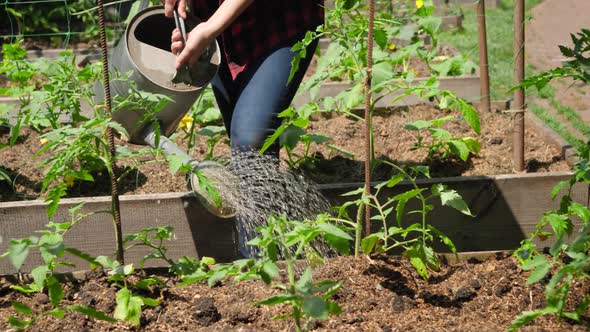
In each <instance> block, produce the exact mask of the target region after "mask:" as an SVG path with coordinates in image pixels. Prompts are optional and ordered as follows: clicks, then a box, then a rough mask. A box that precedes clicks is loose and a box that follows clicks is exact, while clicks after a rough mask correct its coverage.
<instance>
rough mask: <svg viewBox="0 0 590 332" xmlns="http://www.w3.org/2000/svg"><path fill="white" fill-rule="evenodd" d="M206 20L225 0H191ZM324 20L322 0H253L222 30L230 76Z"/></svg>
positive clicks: (195, 9) (196, 12)
mask: <svg viewBox="0 0 590 332" xmlns="http://www.w3.org/2000/svg"><path fill="white" fill-rule="evenodd" d="M192 1H193V3H192V5H193V6H192V8H193V11H194V13H195V15H196V16H198V17H200V18H201V19H203V20H207V19H208V18H209V17H210V16H211V15H212V14H213V13H214V12H215V10H216V9H217V8H218V7H219V5H220V4H221V3H222V2H223V1H224V0H192ZM323 23H324V8H323V0H285V1H281V0H254V1H253V2H252V4H251V5H250V6H248V8H246V9H245V10H244V12H243V13H242V14H241V15H240V16H238V18H237V19H236V20H235V21H234V22H233V23H232V24H231V25H230V26H229V27H228V28H227V29H226V30H225V31H224V32H223V33H222V34H221V41H222V43H223V48H224V50H223V51H224V53H225V56H226V58H227V62H228V65H229V69H230V71H231V73H232V76H233V78H234V79H235V78H236V76H237V75H238V74H239V73H240V72H241V71H243V70H244V69H245V68H246V67H247V66H248V64H250V63H252V62H254V61H256V60H258V59H259V58H260V57H261V56H264V55H265V54H267V53H268V52H269V51H271V50H273V49H274V48H276V47H277V46H280V45H281V44H283V43H285V42H287V41H289V40H292V39H293V38H295V37H298V36H303V34H304V33H305V31H308V30H315V28H316V27H317V26H319V25H321V24H323Z"/></svg>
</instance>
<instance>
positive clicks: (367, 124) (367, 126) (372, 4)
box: [365, 0, 375, 236]
mask: <svg viewBox="0 0 590 332" xmlns="http://www.w3.org/2000/svg"><path fill="white" fill-rule="evenodd" d="M374 19H375V0H369V33H368V36H367V38H368V40H367V75H366V77H365V194H366V195H370V194H371V162H372V159H373V156H372V153H371V142H372V139H371V80H372V77H373V75H372V72H373V25H374ZM369 234H371V209H370V208H369V206H368V205H367V206H365V236H367V235H369Z"/></svg>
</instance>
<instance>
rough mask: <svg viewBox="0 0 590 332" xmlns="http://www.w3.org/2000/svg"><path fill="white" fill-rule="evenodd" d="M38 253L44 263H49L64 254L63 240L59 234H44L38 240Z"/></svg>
mask: <svg viewBox="0 0 590 332" xmlns="http://www.w3.org/2000/svg"><path fill="white" fill-rule="evenodd" d="M39 247H40V248H39V251H40V252H41V257H43V260H44V261H45V263H47V264H49V263H51V262H52V261H53V260H54V259H55V258H57V257H61V256H62V255H63V253H64V249H65V246H64V239H63V237H62V236H61V235H59V234H45V235H43V236H41V238H40V239H39Z"/></svg>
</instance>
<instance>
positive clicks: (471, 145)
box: [461, 137, 481, 154]
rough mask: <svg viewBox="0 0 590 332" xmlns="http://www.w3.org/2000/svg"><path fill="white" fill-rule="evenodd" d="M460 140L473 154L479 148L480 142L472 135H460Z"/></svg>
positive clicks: (476, 152) (477, 151)
mask: <svg viewBox="0 0 590 332" xmlns="http://www.w3.org/2000/svg"><path fill="white" fill-rule="evenodd" d="M461 141H463V143H465V145H467V148H468V149H469V151H471V152H473V154H478V153H479V151H480V150H481V144H480V143H479V141H478V140H476V139H475V138H473V137H462V138H461Z"/></svg>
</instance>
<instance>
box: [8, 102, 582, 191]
mask: <svg viewBox="0 0 590 332" xmlns="http://www.w3.org/2000/svg"><path fill="white" fill-rule="evenodd" d="M444 115H447V113H446V112H443V111H441V110H439V109H437V108H435V107H433V106H430V105H422V106H416V107H412V108H410V109H408V108H398V109H391V110H387V111H383V112H379V113H378V114H376V115H375V117H374V119H373V125H374V132H375V156H376V157H377V158H379V159H384V160H390V161H393V162H396V163H398V164H404V165H417V164H421V165H429V166H430V168H431V175H432V176H433V177H444V176H462V175H497V174H510V173H513V171H512V159H511V158H512V153H511V149H512V132H511V128H512V122H511V117H510V115H506V114H498V113H483V114H480V118H481V123H482V125H481V136H477V135H476V134H475V133H474V132H473V131H472V130H471V129H470V128H469V126H468V125H467V124H466V123H465V122H464V121H463V120H453V121H450V122H448V123H447V124H446V125H445V127H444V128H445V129H447V130H449V131H450V132H451V133H453V136H454V137H465V136H472V137H476V138H477V139H478V140H479V141H480V142H481V146H482V148H481V151H480V152H479V154H477V155H472V156H470V158H469V159H468V160H467V161H461V160H459V159H457V158H441V157H440V156H436V157H435V158H432V159H428V158H427V151H426V150H424V149H420V150H412V147H413V146H414V144H415V142H416V132H413V131H409V130H407V129H404V128H403V127H404V125H405V124H407V123H409V122H413V121H415V120H418V119H433V118H439V117H441V116H444ZM363 130H364V129H363V124H362V123H360V122H357V121H355V120H353V119H350V118H347V117H344V116H342V115H333V116H332V117H330V118H325V117H322V118H318V119H315V120H314V121H311V122H310V125H309V132H312V133H318V134H319V133H321V134H324V135H327V136H329V137H331V140H330V141H329V142H327V143H328V144H332V145H334V146H337V147H339V148H341V149H344V150H347V151H348V152H350V153H352V156H347V155H344V154H342V153H338V152H335V151H334V150H332V149H330V148H328V147H326V146H325V145H321V146H320V145H316V144H312V146H311V148H310V151H309V155H310V156H311V157H313V158H312V159H311V161H310V162H307V163H305V164H303V165H301V166H300V167H299V168H300V170H302V171H303V172H304V173H305V174H306V175H307V176H308V177H310V178H311V179H313V180H314V181H316V182H318V183H335V182H356V181H363V179H364V176H363V165H364V163H363V160H364V151H365V150H364V144H365V142H364V135H363ZM39 135H40V134H39V133H38V132H36V131H35V130H33V129H31V128H23V129H22V135H21V137H20V139H19V140H18V142H17V143H16V144H15V145H14V146H12V147H6V148H3V149H0V167H3V168H4V169H5V170H7V171H8V173H9V174H10V175H11V177H12V178H13V180H14V181H13V182H14V183H13V185H9V184H8V183H6V182H0V201H11V200H23V199H35V198H37V197H38V195H39V191H40V189H41V185H42V181H43V179H44V169H43V168H42V167H39V163H40V162H41V161H42V160H43V159H45V158H47V157H48V156H49V154H48V153H47V152H46V153H42V154H40V155H38V156H36V153H37V152H38V150H39V149H40V148H41V147H42V145H41V142H40V138H39ZM7 136H8V133H7V132H6V131H4V132H3V131H1V130H0V143H6V142H7V140H8V137H7ZM177 142H178V144H179V145H181V146H184V147H186V143H185V139H184V138H183V135H182V134H179V135H178V137H177ZM118 144H125V142H121V141H119V142H118ZM131 148H132V149H139V148H141V146H133V145H131ZM206 151H207V148H206V143H205V141H204V138H200V140H199V143H198V145H197V146H196V147H195V148H194V149H193V150H192V151H191V154H192V155H193V156H194V157H195V158H197V160H202V159H203V157H204V155H205V153H206ZM560 151H561V150H560V147H558V146H554V145H552V144H550V143H549V142H546V141H544V140H543V138H542V136H541V135H540V134H539V133H538V131H536V129H535V127H534V126H533V125H531V124H530V123H528V124H527V128H526V148H525V159H526V165H527V172H548V171H566V170H569V169H570V166H569V165H568V164H567V162H566V161H564V160H562V159H561V152H560ZM294 152H295V153H297V154H304V148H303V146H299V147H298V148H296V150H295V151H294ZM215 156H216V157H217V158H221V159H224V158H225V159H227V158H228V156H229V147H228V144H227V139H226V140H225V142H220V143H219V144H218V146H217V147H216V150H215ZM282 159H283V160H285V159H287V157H286V154H285V153H284V152H283V153H282ZM119 165H120V166H122V167H130V168H126V169H125V170H126V172H127V175H126V176H125V177H124V179H123V180H122V182H121V190H120V192H121V193H123V194H146V193H159V192H182V191H186V190H187V184H186V180H185V176H184V175H182V174H180V173H177V174H175V175H171V174H170V172H169V170H168V165H167V163H166V162H165V160H164V159H163V158H162V157H160V158H155V157H154V156H153V155H146V156H145V157H142V158H139V159H135V160H123V161H122V162H120V164H119ZM136 165H139V166H138V167H135V166H136ZM391 174H392V170H391V169H390V168H387V167H384V166H380V167H378V168H377V169H376V170H375V173H374V177H373V179H375V180H384V179H387V178H388V176H390V175H391ZM94 177H95V182H83V181H76V182H75V183H74V185H73V187H71V188H70V190H69V194H68V195H69V196H70V197H79V196H81V197H84V196H100V195H109V192H110V191H109V190H110V186H109V183H110V182H109V179H108V178H107V174H106V173H105V174H103V173H100V172H99V173H95V174H94Z"/></svg>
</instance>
